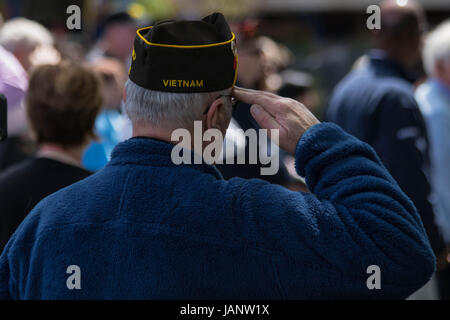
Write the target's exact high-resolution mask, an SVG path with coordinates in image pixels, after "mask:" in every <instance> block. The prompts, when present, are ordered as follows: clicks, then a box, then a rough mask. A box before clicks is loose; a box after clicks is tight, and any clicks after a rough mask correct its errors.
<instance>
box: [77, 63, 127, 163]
mask: <svg viewBox="0 0 450 320" xmlns="http://www.w3.org/2000/svg"><path fill="white" fill-rule="evenodd" d="M93 70H94V71H95V72H96V73H97V74H98V75H99V77H100V79H101V82H102V95H103V106H102V111H101V112H100V114H99V115H98V117H97V119H96V121H95V134H96V137H97V138H96V139H95V140H93V141H92V142H91V144H90V145H89V147H88V148H87V150H86V152H85V154H84V156H83V166H84V167H85V168H87V169H88V170H91V171H97V170H100V169H101V168H103V167H104V166H105V165H106V163H107V162H108V161H109V159H110V155H111V152H112V150H113V149H114V147H115V146H116V145H117V144H118V143H119V142H122V141H123V140H125V139H127V138H129V137H131V124H130V122H129V120H128V118H127V117H126V116H125V115H123V114H122V112H121V104H122V94H123V90H124V87H125V81H126V79H127V75H126V73H125V71H124V66H123V64H122V63H121V62H120V61H119V60H117V59H114V58H101V59H100V60H98V61H96V62H95V63H94V64H93Z"/></svg>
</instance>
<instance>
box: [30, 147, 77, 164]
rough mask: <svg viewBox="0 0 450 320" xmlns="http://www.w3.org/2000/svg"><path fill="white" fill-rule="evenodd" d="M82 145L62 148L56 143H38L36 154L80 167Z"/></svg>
mask: <svg viewBox="0 0 450 320" xmlns="http://www.w3.org/2000/svg"><path fill="white" fill-rule="evenodd" d="M83 151H84V147H83V146H80V147H72V148H64V147H63V146H60V145H58V144H52V143H44V144H42V145H40V147H39V150H38V153H37V156H38V157H40V158H49V159H52V160H56V161H59V162H62V163H65V164H69V165H73V166H76V167H81V160H82V158H83Z"/></svg>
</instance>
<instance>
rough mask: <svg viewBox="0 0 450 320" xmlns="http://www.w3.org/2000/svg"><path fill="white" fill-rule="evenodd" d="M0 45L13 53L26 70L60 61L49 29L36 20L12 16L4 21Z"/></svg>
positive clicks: (0, 32) (0, 31) (0, 33)
mask: <svg viewBox="0 0 450 320" xmlns="http://www.w3.org/2000/svg"><path fill="white" fill-rule="evenodd" d="M0 45H2V46H3V47H4V48H5V49H6V50H8V51H9V52H11V53H12V54H14V56H15V57H16V58H17V60H19V61H20V63H21V64H22V66H23V68H24V69H25V71H27V72H28V71H29V70H30V69H31V67H33V66H38V65H40V64H55V63H58V62H59V61H60V55H59V53H58V51H57V50H56V49H55V48H54V46H53V45H54V40H53V36H52V34H51V33H50V31H48V30H47V29H46V28H45V27H44V26H43V25H41V24H39V23H38V22H36V21H32V20H28V19H26V18H14V19H11V20H8V21H7V22H5V24H4V25H3V27H2V29H1V30H0Z"/></svg>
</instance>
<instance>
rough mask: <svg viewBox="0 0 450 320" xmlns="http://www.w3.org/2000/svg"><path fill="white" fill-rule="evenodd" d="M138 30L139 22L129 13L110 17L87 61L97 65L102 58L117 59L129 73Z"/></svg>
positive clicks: (105, 22) (103, 26)
mask: <svg viewBox="0 0 450 320" xmlns="http://www.w3.org/2000/svg"><path fill="white" fill-rule="evenodd" d="M137 28H138V22H137V21H136V20H135V19H133V17H131V16H130V15H129V14H128V13H127V12H118V13H115V14H113V15H111V16H109V17H108V18H106V19H105V21H104V22H103V24H102V27H101V33H100V38H99V39H98V41H97V43H96V44H95V45H94V47H93V48H92V49H91V51H90V52H89V53H88V55H87V60H88V61H89V62H91V63H95V62H96V61H97V60H99V59H101V58H105V57H107V58H108V57H109V58H115V59H118V60H119V61H120V62H121V63H123V65H124V67H125V70H126V72H128V69H129V67H130V64H131V52H132V51H133V41H134V36H135V34H136V29H137Z"/></svg>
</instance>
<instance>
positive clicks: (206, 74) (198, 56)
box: [129, 13, 237, 93]
mask: <svg viewBox="0 0 450 320" xmlns="http://www.w3.org/2000/svg"><path fill="white" fill-rule="evenodd" d="M236 74H237V55H236V42H235V36H234V34H233V33H232V32H231V31H230V28H229V26H228V24H227V22H226V21H225V17H224V16H223V15H222V14H221V13H214V14H212V15H209V16H207V17H205V18H203V19H202V20H200V21H186V20H182V21H173V20H171V21H161V22H158V23H156V24H154V25H153V26H152V27H147V28H143V29H139V30H138V31H137V35H136V39H135V40H134V50H133V62H132V64H131V68H130V73H129V76H130V80H131V81H133V82H134V83H136V84H137V85H139V86H141V87H143V88H146V89H150V90H156V91H166V92H179V93H193V92H211V91H219V90H223V89H227V88H230V87H232V86H233V85H234V83H235V82H236Z"/></svg>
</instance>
